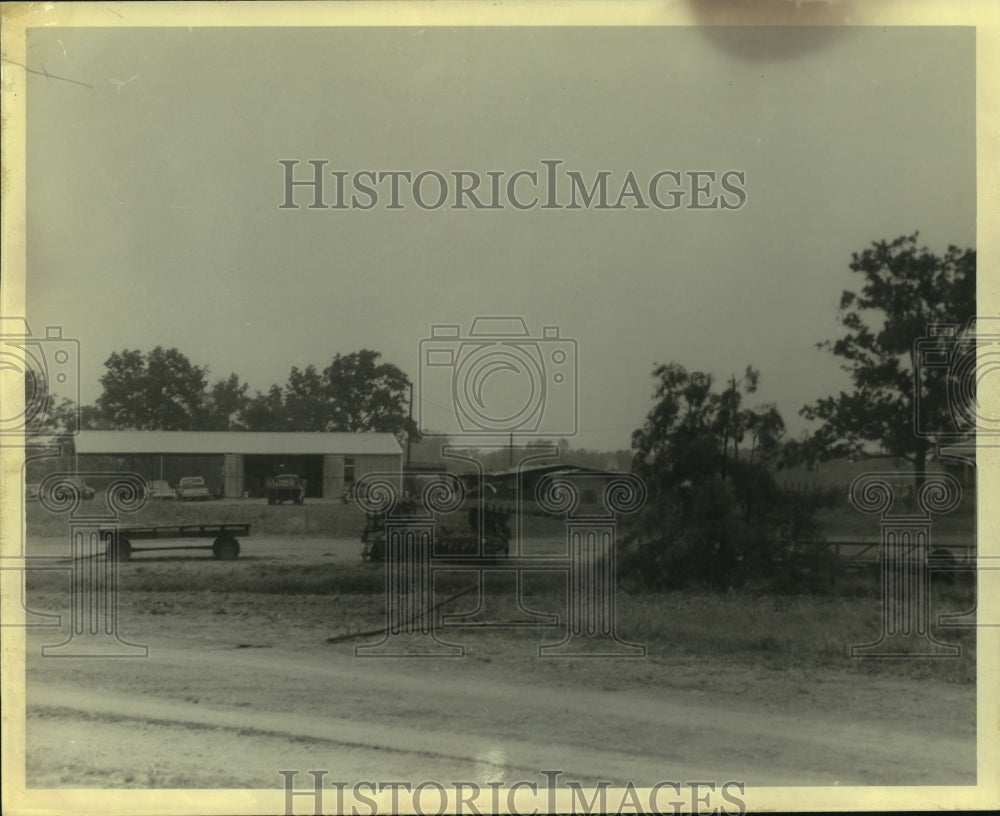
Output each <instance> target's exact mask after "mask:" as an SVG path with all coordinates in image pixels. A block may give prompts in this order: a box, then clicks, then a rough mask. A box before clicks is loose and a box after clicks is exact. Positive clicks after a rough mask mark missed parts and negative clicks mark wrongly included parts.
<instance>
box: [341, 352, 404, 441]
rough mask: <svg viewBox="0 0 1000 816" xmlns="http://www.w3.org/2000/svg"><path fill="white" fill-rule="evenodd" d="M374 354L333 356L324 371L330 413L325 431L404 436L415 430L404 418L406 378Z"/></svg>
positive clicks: (358, 353) (379, 355) (361, 353)
mask: <svg viewBox="0 0 1000 816" xmlns="http://www.w3.org/2000/svg"><path fill="white" fill-rule="evenodd" d="M381 356H382V355H381V354H379V353H378V352H377V351H371V350H370V349H362V350H361V351H356V352H354V353H353V354H348V355H345V356H341V355H339V354H338V355H336V356H335V357H334V358H333V362H332V363H331V364H330V365H329V366H328V367H327V368H326V369H325V370H324V371H323V376H324V377H325V378H326V382H327V387H328V389H329V395H330V401H331V407H332V412H331V415H330V418H329V422H328V425H327V428H326V430H331V431H381V432H383V433H393V434H397V435H403V436H405V435H406V434H407V433H411V432H413V431H415V430H416V428H415V427H414V426H413V424H412V422H411V421H410V420H409V419H408V418H407V411H406V407H407V406H408V400H409V398H410V396H409V394H410V380H409V378H408V377H407V376H406V375H405V374H404V373H403V372H402V371H401V370H400V369H398V368H397V367H396V366H394V365H393V364H392V363H380V362H379V358H380V357H381Z"/></svg>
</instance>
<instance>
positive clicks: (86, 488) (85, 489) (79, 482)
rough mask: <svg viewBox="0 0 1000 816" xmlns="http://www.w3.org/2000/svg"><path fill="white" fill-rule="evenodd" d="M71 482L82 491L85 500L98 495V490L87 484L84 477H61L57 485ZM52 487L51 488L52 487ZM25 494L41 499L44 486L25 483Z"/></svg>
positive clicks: (28, 496) (31, 497) (81, 494)
mask: <svg viewBox="0 0 1000 816" xmlns="http://www.w3.org/2000/svg"><path fill="white" fill-rule="evenodd" d="M65 482H69V483H70V484H72V485H74V486H75V487H76V489H77V490H78V491H79V492H80V496H81V498H83V499H85V500H90V499H92V498H94V496H96V495H97V491H96V490H94V488H92V487H91V486H90V485H89V484H87V483H86V482H85V481H84V480H83V479H77V478H72V477H70V478H66V479H60V480H59V481H58V482H56V485H59V484H63V483H65ZM50 489H51V488H50ZM25 495H26V497H27V498H29V499H40V498H41V497H42V486H41V485H40V484H29V485H25Z"/></svg>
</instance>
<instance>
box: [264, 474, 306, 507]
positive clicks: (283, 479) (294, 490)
mask: <svg viewBox="0 0 1000 816" xmlns="http://www.w3.org/2000/svg"><path fill="white" fill-rule="evenodd" d="M305 498H306V480H305V479H300V478H299V477H298V476H296V475H294V474H292V473H282V474H281V475H280V476H275V477H274V478H273V479H268V480H267V503H268V504H281V503H282V502H286V501H291V502H295V503H296V504H302V502H304V501H305Z"/></svg>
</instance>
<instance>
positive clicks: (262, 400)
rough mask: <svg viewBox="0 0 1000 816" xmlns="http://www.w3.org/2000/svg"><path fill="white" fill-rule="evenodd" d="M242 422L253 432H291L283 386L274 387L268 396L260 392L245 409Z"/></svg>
mask: <svg viewBox="0 0 1000 816" xmlns="http://www.w3.org/2000/svg"><path fill="white" fill-rule="evenodd" d="M242 421H243V424H244V425H246V427H247V429H248V430H251V431H287V430H291V429H290V428H289V425H288V416H287V415H286V414H285V395H284V392H283V391H282V390H281V386H279V385H272V386H271V387H270V389H269V390H268V392H267V393H266V394H262V393H260V391H258V392H257V393H256V394H255V395H254V396H253V398H252V399H250V400H249V402H248V403H247V405H246V407H245V408H244V409H243V416H242ZM298 430H312V429H308V428H299V429H298Z"/></svg>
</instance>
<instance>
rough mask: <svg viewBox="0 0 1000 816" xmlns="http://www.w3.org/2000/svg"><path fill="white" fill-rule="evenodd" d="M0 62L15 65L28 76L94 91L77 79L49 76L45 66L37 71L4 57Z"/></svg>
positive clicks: (0, 58) (55, 75)
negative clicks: (55, 80) (68, 83)
mask: <svg viewBox="0 0 1000 816" xmlns="http://www.w3.org/2000/svg"><path fill="white" fill-rule="evenodd" d="M0 61H2V62H7V63H10V64H11V65H16V66H17V67H18V68H23V69H24V70H25V71H27V72H28V73H29V74H38V76H43V77H45V78H46V79H60V80H62V81H63V82H72V83H73V84H74V85H82V86H83V87H84V88H90V89H91V90H93V89H94V86H93V85H88V84H87V83H86V82H81V81H80V80H78V79H70V78H69V77H64V76H59V75H58V74H50V73H49V72H48V71H46V70H45V66H44V65H43V66H42V70H41V71H39V70H38V69H36V68H29V67H28V66H27V65H25V64H24V63H21V62H16V61H15V60H12V59H7V58H6V57H0Z"/></svg>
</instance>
